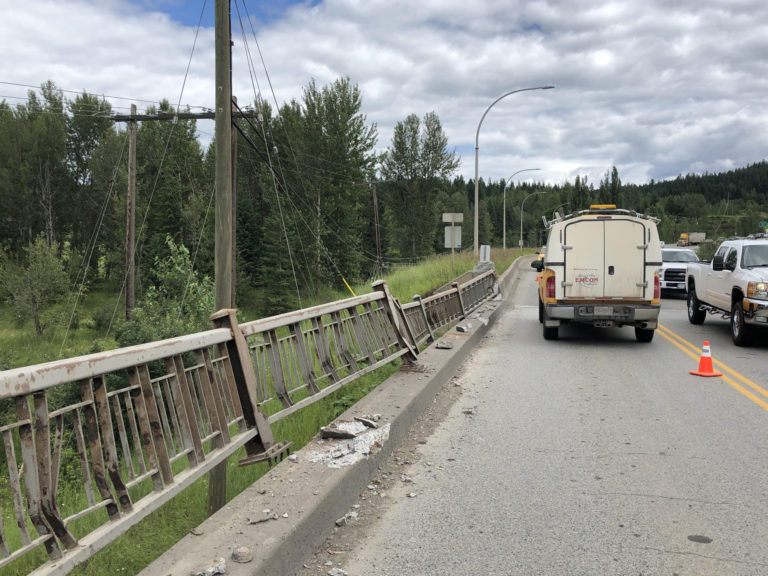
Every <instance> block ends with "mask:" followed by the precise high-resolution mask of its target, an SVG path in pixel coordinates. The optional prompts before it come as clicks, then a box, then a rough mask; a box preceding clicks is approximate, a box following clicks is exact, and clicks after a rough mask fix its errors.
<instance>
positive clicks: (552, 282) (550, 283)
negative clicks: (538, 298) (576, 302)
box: [546, 276, 658, 299]
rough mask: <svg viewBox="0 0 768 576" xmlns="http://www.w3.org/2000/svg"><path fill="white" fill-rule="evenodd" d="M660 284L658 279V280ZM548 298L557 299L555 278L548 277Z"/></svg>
mask: <svg viewBox="0 0 768 576" xmlns="http://www.w3.org/2000/svg"><path fill="white" fill-rule="evenodd" d="M656 281H657V282H658V279H657V280H656ZM546 293H547V298H552V299H554V298H555V277H554V276H549V277H547V292H546Z"/></svg>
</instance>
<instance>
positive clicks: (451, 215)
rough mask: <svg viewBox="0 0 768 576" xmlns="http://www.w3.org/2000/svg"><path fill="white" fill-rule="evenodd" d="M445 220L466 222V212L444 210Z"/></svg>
mask: <svg viewBox="0 0 768 576" xmlns="http://www.w3.org/2000/svg"><path fill="white" fill-rule="evenodd" d="M443 222H447V223H448V224H450V223H452V222H453V223H455V224H458V223H459V222H464V214H463V213H461V212H443Z"/></svg>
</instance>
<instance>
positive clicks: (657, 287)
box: [653, 272, 661, 300]
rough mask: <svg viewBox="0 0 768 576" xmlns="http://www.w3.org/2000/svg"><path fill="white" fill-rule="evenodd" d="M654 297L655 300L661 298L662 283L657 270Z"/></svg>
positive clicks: (654, 281)
mask: <svg viewBox="0 0 768 576" xmlns="http://www.w3.org/2000/svg"><path fill="white" fill-rule="evenodd" d="M653 299H654V300H660V299H661V284H659V273H658V272H656V273H655V274H654V275H653Z"/></svg>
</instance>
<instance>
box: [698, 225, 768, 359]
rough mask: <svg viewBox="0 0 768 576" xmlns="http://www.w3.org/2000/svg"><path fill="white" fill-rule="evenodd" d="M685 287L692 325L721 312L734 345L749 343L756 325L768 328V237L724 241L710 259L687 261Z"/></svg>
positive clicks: (746, 344)
mask: <svg viewBox="0 0 768 576" xmlns="http://www.w3.org/2000/svg"><path fill="white" fill-rule="evenodd" d="M685 287H686V291H687V293H688V320H689V321H690V323H691V324H702V323H703V322H704V319H705V318H706V316H707V312H709V313H711V314H720V315H722V316H723V318H730V320H731V336H732V338H733V342H734V344H736V345H737V346H748V345H749V344H750V342H751V340H752V337H753V335H754V331H755V330H756V329H757V328H766V329H768V239H755V240H746V239H745V240H726V241H725V242H723V243H722V244H721V245H720V247H719V248H718V249H717V252H715V256H714V257H713V258H712V262H696V263H690V264H688V267H687V270H686V279H685Z"/></svg>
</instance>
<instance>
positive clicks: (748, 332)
mask: <svg viewBox="0 0 768 576" xmlns="http://www.w3.org/2000/svg"><path fill="white" fill-rule="evenodd" d="M731 336H732V337H733V343H734V344H736V346H749V344H750V343H751V341H752V327H751V326H748V325H747V323H746V322H745V321H744V308H742V307H741V302H736V303H735V304H734V305H733V309H732V310H731Z"/></svg>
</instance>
